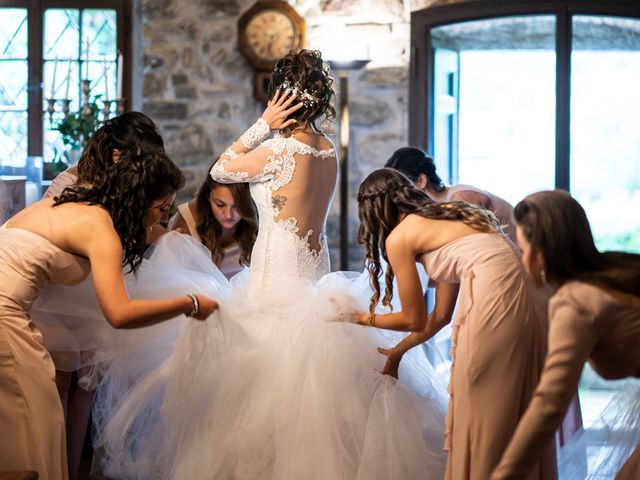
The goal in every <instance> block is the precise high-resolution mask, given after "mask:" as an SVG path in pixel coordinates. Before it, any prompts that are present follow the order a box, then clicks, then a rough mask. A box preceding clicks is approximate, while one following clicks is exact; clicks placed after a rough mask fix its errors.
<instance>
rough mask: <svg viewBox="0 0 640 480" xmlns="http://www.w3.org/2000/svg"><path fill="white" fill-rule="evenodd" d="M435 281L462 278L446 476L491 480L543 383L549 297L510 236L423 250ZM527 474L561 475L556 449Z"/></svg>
mask: <svg viewBox="0 0 640 480" xmlns="http://www.w3.org/2000/svg"><path fill="white" fill-rule="evenodd" d="M422 262H423V264H424V266H425V269H426V270H427V273H428V274H429V276H430V277H431V278H433V279H434V280H435V281H436V282H449V283H454V282H455V283H460V294H459V298H458V305H457V311H456V314H455V319H454V320H453V325H452V328H453V332H452V353H453V364H452V367H451V380H450V382H449V394H450V399H449V408H448V412H447V422H446V432H445V433H446V441H445V450H447V451H448V452H449V457H448V463H447V472H446V476H445V478H446V479H447V480H463V479H474V480H486V479H487V478H489V475H490V473H491V471H492V470H493V468H494V467H495V466H496V465H497V464H498V461H499V460H500V456H501V455H502V452H503V451H504V449H505V448H506V446H507V444H508V442H509V440H510V439H511V436H512V435H513V432H514V431H515V429H516V426H517V425H518V421H519V419H520V417H521V416H522V415H523V414H524V411H525V409H526V408H527V405H528V403H529V401H530V399H531V396H532V394H533V392H534V390H535V387H536V385H537V383H538V380H539V377H540V373H541V371H542V365H543V360H544V356H545V353H546V346H547V342H546V338H547V321H546V312H545V300H546V298H545V297H542V296H541V295H540V293H539V292H538V291H537V290H536V289H535V288H534V287H533V285H532V284H531V282H530V280H529V278H528V276H527V273H526V272H525V271H524V268H523V267H522V265H521V263H520V261H519V257H518V253H517V251H516V250H515V248H514V247H513V244H511V242H509V241H508V240H507V239H506V238H505V237H504V236H502V235H500V234H495V233H494V234H491V233H477V234H471V235H467V236H465V237H462V238H459V239H457V240H455V241H453V242H450V243H448V244H446V245H444V246H442V247H441V248H439V249H437V250H434V251H432V252H429V253H427V254H425V255H423V256H422ZM526 478H527V479H540V480H552V479H554V478H556V465H555V448H554V446H553V445H550V446H549V449H548V451H547V452H546V455H545V456H544V458H543V459H542V460H541V461H540V462H539V463H538V464H537V465H536V468H535V469H534V471H533V473H532V474H531V475H530V476H528V477H526Z"/></svg>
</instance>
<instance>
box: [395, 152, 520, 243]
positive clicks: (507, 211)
mask: <svg viewBox="0 0 640 480" xmlns="http://www.w3.org/2000/svg"><path fill="white" fill-rule="evenodd" d="M385 167H387V168H393V169H394V170H398V171H399V172H402V173H403V174H404V175H406V176H407V177H408V178H409V180H411V181H412V182H413V184H414V186H415V187H416V188H417V189H419V190H422V191H423V192H424V193H426V194H427V195H429V197H431V198H432V199H434V200H435V201H436V202H452V201H455V200H460V201H463V202H467V203H470V204H472V205H478V206H479V207H482V208H486V209H487V210H489V211H490V212H493V214H494V215H495V216H496V218H497V219H498V221H499V222H500V225H501V226H502V227H503V229H504V232H505V233H506V234H507V235H508V236H509V238H510V239H511V240H512V241H513V242H515V241H516V231H515V227H514V225H513V220H512V218H511V213H512V212H513V206H512V205H511V204H510V203H509V202H507V201H506V200H505V199H504V198H501V197H499V196H497V195H494V194H493V193H490V192H487V191H486V190H482V189H480V188H477V187H472V186H471V185H450V186H446V185H445V184H444V182H443V181H442V179H441V178H440V176H439V175H438V173H437V172H436V165H435V163H434V161H433V158H431V157H430V156H429V155H427V154H426V153H424V152H423V151H422V150H420V149H418V148H414V147H403V148H399V149H398V150H396V151H395V152H393V155H391V158H389V160H387V163H386V164H385Z"/></svg>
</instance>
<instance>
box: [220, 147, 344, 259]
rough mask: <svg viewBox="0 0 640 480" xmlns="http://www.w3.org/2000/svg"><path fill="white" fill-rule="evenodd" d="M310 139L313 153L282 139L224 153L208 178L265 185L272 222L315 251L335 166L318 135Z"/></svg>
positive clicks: (318, 247)
mask: <svg viewBox="0 0 640 480" xmlns="http://www.w3.org/2000/svg"><path fill="white" fill-rule="evenodd" d="M309 137H311V138H310V140H312V141H313V142H314V143H315V144H317V148H316V147H315V146H310V145H309V144H307V143H304V142H302V141H301V140H298V139H296V138H285V137H281V136H276V137H274V138H272V139H269V140H266V141H265V142H263V143H262V144H261V145H260V146H259V147H257V148H255V149H254V150H252V151H250V152H247V153H244V154H238V153H237V152H235V151H234V150H233V148H229V149H228V150H227V151H226V152H225V153H224V154H223V155H222V157H221V158H220V160H219V161H218V162H217V163H216V164H215V165H214V167H213V169H212V170H211V175H212V176H213V178H214V179H215V180H217V181H220V182H226V183H231V182H251V183H257V182H266V183H267V187H268V190H269V193H270V206H269V211H270V212H269V213H270V216H271V218H272V220H273V221H275V222H278V223H280V224H282V225H284V226H285V227H286V228H287V230H289V231H291V232H292V233H295V234H296V235H298V236H299V237H300V238H301V239H303V240H305V241H306V242H307V244H308V245H309V248H311V249H312V250H314V251H316V252H319V251H320V250H321V249H322V245H323V239H322V235H323V234H324V231H323V230H324V224H325V221H326V217H327V212H328V210H329V205H330V204H331V200H332V199H333V193H334V190H335V185H336V176H337V162H336V155H335V150H334V148H333V145H332V144H331V142H330V141H329V140H328V139H326V138H325V137H322V136H318V135H311V136H309ZM305 140H307V138H305ZM257 203H259V202H257ZM259 207H260V206H259ZM260 213H261V215H264V213H265V212H263V211H261V212H260ZM263 220H264V219H261V223H262V221H263Z"/></svg>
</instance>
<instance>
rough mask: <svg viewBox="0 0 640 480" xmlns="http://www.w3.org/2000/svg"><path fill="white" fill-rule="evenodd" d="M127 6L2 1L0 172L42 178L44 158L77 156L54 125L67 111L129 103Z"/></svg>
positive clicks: (109, 0)
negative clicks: (88, 103) (1, 153)
mask: <svg viewBox="0 0 640 480" xmlns="http://www.w3.org/2000/svg"><path fill="white" fill-rule="evenodd" d="M25 4H26V8H25ZM127 8H128V1H127V0H96V1H93V2H85V1H64V2H60V1H46V0H41V1H36V0H34V1H29V2H24V1H22V2H17V1H13V2H6V1H4V2H0V9H1V10H2V11H1V13H2V14H1V15H0V146H1V147H2V151H3V152H4V153H3V155H2V157H0V175H22V176H27V177H28V178H27V181H28V182H29V181H30V182H33V183H36V184H38V183H40V180H41V167H40V168H39V166H41V165H42V160H44V162H53V161H59V160H63V161H66V162H70V159H72V158H73V157H72V156H71V155H70V154H69V153H68V150H69V147H68V146H65V145H63V144H62V140H61V136H60V134H59V132H57V131H55V130H52V129H51V127H52V126H54V125H55V124H56V123H57V122H58V121H60V120H61V119H62V118H63V117H64V114H65V112H68V111H71V112H77V111H79V110H81V109H82V108H83V105H84V104H85V103H87V102H93V101H95V103H96V104H97V105H98V106H99V108H100V110H101V113H100V115H101V118H108V117H111V116H113V115H114V114H116V112H117V111H118V107H120V108H124V107H125V105H124V102H121V104H120V105H118V104H116V102H115V99H116V98H126V97H127V96H128V91H129V86H128V83H127V82H126V79H127V75H126V71H125V70H126V67H127V63H126V62H125V61H124V59H125V58H128V52H129V48H130V45H129V43H128V41H126V39H125V30H126V24H127V22H128V17H127V11H128V10H127ZM87 79H88V80H89V81H88V82H87ZM105 106H106V107H107V108H106V109H105ZM28 188H29V187H27V189H28Z"/></svg>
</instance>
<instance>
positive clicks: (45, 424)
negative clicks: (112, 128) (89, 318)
mask: <svg viewBox="0 0 640 480" xmlns="http://www.w3.org/2000/svg"><path fill="white" fill-rule="evenodd" d="M183 183H184V177H183V175H182V173H181V172H180V170H179V169H178V168H177V167H176V166H175V165H174V164H173V163H172V162H171V160H169V159H168V158H167V157H166V156H165V155H164V154H163V153H162V152H158V151H156V152H152V153H145V154H142V153H140V152H137V153H136V152H135V151H134V152H127V153H126V154H125V155H124V156H123V158H121V159H120V161H119V162H118V163H117V164H115V165H114V166H113V167H111V168H109V169H108V170H107V172H105V175H104V181H103V183H102V184H101V185H100V186H97V187H94V188H84V187H80V186H77V187H72V188H70V189H67V190H66V191H65V192H63V193H62V194H61V196H60V197H58V198H57V199H56V200H55V201H53V200H52V199H45V200H41V201H39V202H36V203H35V204H33V205H31V206H30V207H28V208H26V209H24V210H22V211H21V212H19V213H18V214H17V215H16V216H14V217H13V218H11V219H10V220H9V221H8V222H7V223H5V224H4V225H2V227H0V468H2V469H3V470H35V471H37V472H38V474H39V478H41V479H43V480H62V479H66V478H67V459H66V447H65V429H64V417H63V411H62V406H61V403H60V398H59V397H58V393H57V389H56V384H55V370H54V365H53V362H52V360H51V356H50V355H49V353H48V352H47V350H46V349H45V347H44V344H43V338H42V335H41V334H40V332H39V330H38V328H37V327H36V326H35V324H34V323H33V322H32V321H31V317H30V309H31V306H32V304H33V303H34V301H35V300H36V299H37V297H38V294H39V291H40V289H41V288H42V287H43V286H45V285H46V284H47V283H62V284H65V285H68V284H76V283H79V282H80V281H82V280H83V279H84V278H85V277H86V276H87V274H88V273H89V270H91V271H92V272H93V274H94V285H95V290H96V295H97V297H98V301H99V303H100V306H101V308H102V311H103V313H104V317H105V318H106V319H107V321H108V322H109V323H110V324H111V325H112V326H114V327H116V328H133V327H142V326H146V325H151V324H154V323H158V322H160V321H163V320H166V319H169V318H172V317H175V316H176V315H179V314H182V313H186V314H190V315H192V316H194V317H196V318H198V319H205V318H207V317H208V316H209V314H210V313H211V312H212V311H214V310H215V309H216V308H217V303H216V302H215V301H214V300H212V299H209V298H207V297H205V296H202V295H197V296H196V295H192V296H188V295H185V296H182V297H174V298H171V299H167V300H131V299H130V298H129V296H128V293H127V289H126V286H125V281H124V278H123V273H122V265H123V258H124V262H125V264H126V265H128V266H129V267H130V268H131V269H132V270H133V271H136V270H137V268H138V266H139V265H140V262H141V260H142V254H143V253H144V247H145V244H144V241H145V232H146V229H147V228H148V227H150V226H152V225H155V224H157V223H158V222H160V221H162V220H163V219H166V214H167V212H168V210H169V206H170V205H171V203H172V202H173V199H174V197H175V192H176V190H177V189H178V188H179V187H181V186H182V184H183ZM133 204H135V205H136V206H137V207H138V208H128V206H130V205H133ZM123 245H124V247H123Z"/></svg>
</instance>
